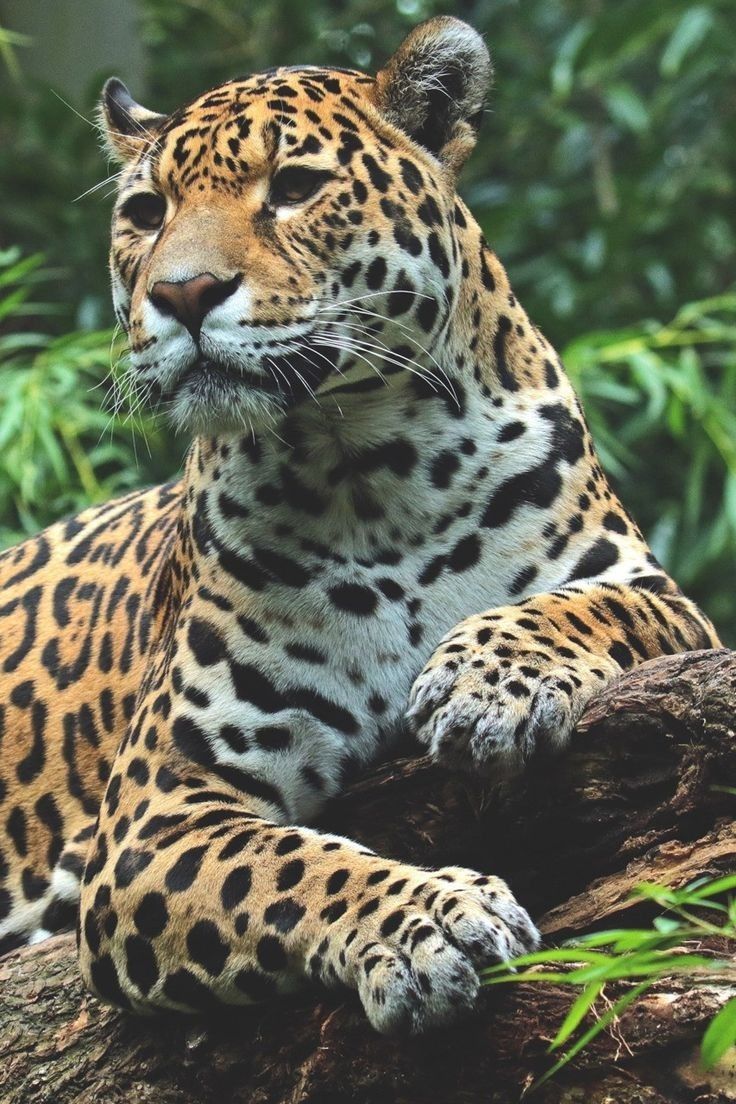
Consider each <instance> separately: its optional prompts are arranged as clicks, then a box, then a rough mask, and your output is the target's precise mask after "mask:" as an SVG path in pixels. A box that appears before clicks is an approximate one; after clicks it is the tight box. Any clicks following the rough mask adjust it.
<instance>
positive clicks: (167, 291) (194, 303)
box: [148, 272, 242, 340]
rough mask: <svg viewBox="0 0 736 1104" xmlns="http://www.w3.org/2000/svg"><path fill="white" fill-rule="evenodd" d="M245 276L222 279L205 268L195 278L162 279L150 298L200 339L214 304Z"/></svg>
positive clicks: (218, 302) (156, 284)
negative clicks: (207, 316)
mask: <svg viewBox="0 0 736 1104" xmlns="http://www.w3.org/2000/svg"><path fill="white" fill-rule="evenodd" d="M241 279H242V277H241V276H240V275H239V274H238V275H236V276H233V277H232V279H230V280H220V279H218V277H217V276H213V275H212V273H211V272H201V273H200V274H199V276H193V277H192V278H191V280H181V281H168V280H159V281H158V283H155V284H154V285H153V287H152V288H151V290H150V292H149V294H148V298H149V299H150V300H151V302H152V303H153V305H154V307H156V309H157V310H159V311H161V314H167V315H170V316H172V317H173V318H176V319H178V321H179V322H181V324H182V326H186V328H187V329H188V330H189V332H190V334H191V335H192V337H193V338H194V339H195V340H196V339H197V338H198V337H199V331H200V329H201V328H202V323H203V321H204V319H205V316H206V315H207V314H208V313H209V312H210V311H211V310H212V308H213V307H216V306H219V304H220V303H224V302H225V300H226V299H229V297H230V296H231V295H232V294H233V292H234V291H235V289H236V288H237V287H238V286H239V284H240V281H241Z"/></svg>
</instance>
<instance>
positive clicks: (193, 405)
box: [164, 359, 289, 436]
mask: <svg viewBox="0 0 736 1104" xmlns="http://www.w3.org/2000/svg"><path fill="white" fill-rule="evenodd" d="M164 405H165V409H166V414H167V416H168V418H169V420H170V421H171V423H172V424H173V426H174V428H175V429H176V430H178V431H179V432H185V433H189V434H191V435H192V436H198V435H199V434H206V435H208V436H210V435H216V434H224V433H239V432H242V431H243V430H244V429H245V430H248V431H250V430H251V429H253V428H255V427H256V426H258V425H259V424H261V423H264V422H265V423H269V424H271V425H273V422H274V418H275V417H276V416H278V415H279V414H280V413H282V412H283V410H284V409H285V407H286V406H287V405H289V402H288V401H287V397H286V396H285V395H284V394H283V392H281V391H279V388H278V386H277V383H276V381H275V379H274V377H273V376H272V375H270V374H266V373H261V374H256V373H255V372H252V371H249V370H248V369H247V367H246V366H245V365H243V366H232V365H226V364H222V363H218V362H216V361H213V360H206V359H200V360H198V361H197V362H196V363H195V364H193V365H192V366H191V367H190V368H188V369H187V370H186V371H185V372H184V373H183V374H182V375H181V376H180V377H179V379H178V380H177V382H176V385H175V387H174V388H172V390H171V391H170V392H169V394H168V396H167V397H166V400H165V403H164Z"/></svg>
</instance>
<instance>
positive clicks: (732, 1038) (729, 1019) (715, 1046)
mask: <svg viewBox="0 0 736 1104" xmlns="http://www.w3.org/2000/svg"><path fill="white" fill-rule="evenodd" d="M734 1045H736V997H734V998H733V999H732V1000H730V1001H729V1002H728V1004H725V1005H724V1006H723V1008H722V1009H721V1010H720V1012H719V1013H718V1015H717V1016H716V1017H715V1018H714V1019H713V1020H711V1022H710V1023H709V1025H708V1027H707V1029H706V1032H705V1034H704V1035H703V1041H702V1043H701V1044H700V1053H701V1056H702V1059H703V1065H704V1066H705V1067H706V1068H708V1067H709V1066H713V1065H715V1063H716V1062H717V1061H718V1060H719V1058H722V1057H723V1055H724V1054H725V1053H726V1051H727V1050H728V1049H729V1047H732V1046H734Z"/></svg>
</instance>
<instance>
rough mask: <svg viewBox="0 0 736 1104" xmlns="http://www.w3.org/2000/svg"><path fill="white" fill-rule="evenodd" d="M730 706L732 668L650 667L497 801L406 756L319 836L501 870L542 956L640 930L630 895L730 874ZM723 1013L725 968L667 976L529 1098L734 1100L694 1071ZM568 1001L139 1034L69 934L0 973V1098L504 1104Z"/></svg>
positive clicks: (705, 658)
mask: <svg viewBox="0 0 736 1104" xmlns="http://www.w3.org/2000/svg"><path fill="white" fill-rule="evenodd" d="M735 705H736V653H733V652H728V651H726V650H719V651H713V652H699V653H692V654H689V655H683V656H672V657H668V658H666V659H661V660H656V661H653V662H651V663H647V664H645V665H644V666H642V667H640V668H638V669H637V670H635V671H633V672H631V673H629V674H627V675H626V676H625V677H624V678H622V679H621V680H620V681H619V682H618V683H616V684H615V685H612V686H610V687H608V688H607V689H606V690H605V691H604V693H602V694H601V695H600V697H599V698H598V699H596V701H595V702H594V703H593V704H592V705H591V707H590V709H589V710H588V712H587V714H586V716H585V717H584V718H583V721H582V722H581V724H580V725H579V728H578V732H577V735H576V738H575V740H574V743H573V747H572V749H571V750H570V751H569V752H568V753H566V754H565V756H564V757H562V758H560V759H559V760H556V761H555V762H554V763H546V764H539V765H538V766H537V767H535V768H534V769H533V770H532V771H531V772H530V773H529V774H528V775H527V776H526V777H525V778H524V780H523V781H522V782H519V783H516V784H514V785H513V786H509V787H507V788H505V789H504V790H503V791H499V790H493V789H491V788H490V787H489V786H488V785H487V784H484V783H483V782H482V781H480V780H475V779H468V778H464V777H460V776H452V775H449V774H447V773H445V772H443V771H441V770H439V769H437V768H435V767H433V766H432V765H431V764H429V763H428V762H426V761H425V760H422V759H406V760H401V761H398V762H394V763H391V764H390V765H387V766H385V767H384V768H382V769H380V770H379V771H377V772H376V773H374V774H373V775H372V776H371V777H370V778H367V779H365V780H363V781H361V782H360V783H359V784H358V785H356V786H354V787H353V788H352V790H351V791H350V792H349V793H348V794H347V795H346V796H345V797H344V798H342V799H341V800H340V801H339V802H337V803H336V804H335V805H334V806H333V808H332V809H331V811H330V816H329V825H328V826H329V827H330V828H332V829H337V830H339V831H341V832H344V833H349V834H350V835H352V836H354V837H356V838H358V839H360V840H362V841H363V842H365V843H367V844H369V845H370V846H371V847H374V848H376V849H377V850H380V851H383V852H385V853H387V854H390V855H393V856H395V857H397V858H404V859H407V860H411V861H414V862H418V863H421V864H424V865H441V864H444V863H456V862H459V863H463V864H464V865H467V866H474V867H476V868H477V869H481V870H489V871H494V872H496V873H501V874H503V875H504V876H505V877H507V878H508V879H509V881H510V882H511V883H512V885H513V887H514V889H515V891H516V892H517V894H518V896H519V897H520V899H521V900H522V901H524V903H525V904H527V905H528V906H529V907H530V909H531V910H532V912H533V913H534V914H535V916H536V917H537V918H538V922H539V924H540V927H541V928H542V931H543V932H544V933H545V935H546V937H547V938H548V939H549V940H551V941H556V940H559V939H561V938H564V937H566V936H569V935H570V934H572V933H580V932H583V931H588V930H590V929H591V928H596V927H599V928H600V927H612V926H618V925H622V924H626V923H629V922H639V921H641V920H642V919H643V918H644V908H645V906H642V905H641V904H635V903H632V901H631V899H630V897H629V894H630V891H631V889H632V888H633V887H634V886H635V885H636V884H637V883H638V882H640V881H643V880H645V879H646V880H656V881H661V882H665V883H668V884H671V885H681V884H683V883H685V882H687V881H689V880H691V879H692V878H694V877H697V876H698V875H701V874H718V873H723V872H726V871H733V870H735V869H736V827H735V826H734V820H733V810H734V801H735V799H734V797H733V796H732V795H730V794H728V793H725V792H723V790H722V789H718V788H717V787H724V786H728V785H731V786H734V785H736V739H735V738H734V723H735V722H734V706H735ZM720 950H721V951H722V950H723V948H720ZM734 995H736V970H735V971H730V970H725V971H724V972H723V974H722V975H720V976H719V977H718V978H712V979H709V983H707V984H706V983H705V982H704V981H703V979H702V977H699V978H698V977H693V978H687V977H683V976H681V975H680V976H679V977H678V978H676V979H667V980H664V981H663V982H661V983H660V984H659V985H658V986H657V987H656V988H655V989H653V990H651V991H650V992H648V993H647V994H645V995H644V996H643V997H641V998H640V999H639V1001H638V1002H636V1003H635V1004H633V1005H632V1006H631V1007H630V1008H629V1009H628V1010H627V1011H626V1012H625V1013H624V1015H623V1016H622V1017H621V1019H620V1020H619V1021H618V1022H617V1023H616V1024H615V1026H614V1028H613V1029H612V1030H610V1031H607V1032H605V1033H603V1034H602V1035H601V1036H599V1037H598V1039H597V1040H596V1042H595V1043H594V1045H593V1046H592V1047H591V1048H589V1049H588V1050H586V1051H585V1052H584V1054H583V1056H582V1057H581V1059H580V1060H578V1061H577V1062H576V1063H575V1064H573V1065H571V1066H569V1067H567V1068H566V1069H565V1070H564V1071H563V1072H562V1073H561V1074H560V1075H559V1076H558V1077H557V1078H556V1079H555V1081H554V1082H553V1083H551V1084H547V1085H546V1086H544V1088H543V1089H541V1090H540V1091H539V1092H538V1093H537V1094H535V1097H534V1099H536V1100H539V1101H540V1104H696V1102H697V1104H721V1102H725V1101H736V1061H735V1062H729V1061H728V1060H726V1061H724V1062H723V1063H721V1065H720V1066H719V1067H718V1068H717V1070H716V1071H711V1072H709V1073H707V1074H706V1073H704V1072H703V1071H702V1070H701V1069H700V1068H699V1066H698V1062H697V1045H698V1041H699V1038H700V1036H701V1034H702V1031H703V1028H704V1026H705V1024H706V1023H707V1021H708V1020H709V1019H710V1018H711V1017H712V1015H713V1014H714V1012H716V1011H717V1010H718V1008H720V1007H721V1006H722V1005H723V1004H724V1003H725V1001H727V1000H728V999H730V998H731V997H732V996H734ZM615 996H616V991H612V992H611V997H613V998H615ZM569 1002H570V993H569V991H564V990H562V989H561V988H559V987H554V986H550V985H541V984H537V985H534V986H530V985H518V986H516V985H514V986H510V987H503V991H502V992H501V991H499V990H493V992H492V993H491V994H490V995H488V996H487V997H486V998H485V999H484V1006H483V1007H482V1008H481V1009H480V1011H479V1013H478V1015H477V1016H476V1017H475V1018H474V1019H473V1020H472V1021H470V1022H468V1023H465V1024H463V1025H461V1026H459V1027H456V1028H453V1029H452V1030H448V1031H444V1032H442V1033H440V1034H437V1035H434V1036H433V1037H432V1038H430V1039H413V1040H400V1041H396V1040H388V1039H384V1038H381V1037H380V1036H378V1035H376V1034H374V1033H373V1032H372V1031H371V1030H370V1028H369V1027H368V1026H367V1024H366V1023H365V1021H364V1019H363V1017H362V1014H361V1012H360V1010H359V1008H358V1006H357V1003H356V1002H355V1001H354V1000H353V999H352V998H351V997H346V996H341V995H334V994H332V995H324V994H316V995H315V994H314V993H310V994H306V995H305V996H304V997H302V998H300V999H299V1001H294V1002H290V1003H282V1004H278V1005H274V1006H271V1007H268V1008H265V1009H264V1008H262V1009H256V1010H248V1011H245V1012H233V1011H232V1010H230V1011H228V1012H227V1013H226V1014H224V1015H223V1017H222V1019H221V1020H212V1019H211V1018H210V1019H208V1020H199V1019H197V1020H195V1019H185V1018H183V1017H181V1018H174V1017H172V1018H159V1019H151V1020H141V1019H135V1018H132V1017H129V1016H126V1015H124V1014H122V1013H118V1012H115V1011H113V1010H111V1009H109V1008H105V1007H104V1006H102V1005H101V1004H99V1003H98V1002H97V1001H96V1000H94V998H92V997H91V996H88V995H87V994H85V992H84V991H83V988H82V986H81V984H80V982H79V979H78V977H77V972H76V967H75V960H74V944H73V938H72V937H71V936H59V937H57V938H55V939H52V940H49V941H47V942H46V943H44V944H41V945H39V946H36V947H30V948H26V949H24V950H22V951H19V952H15V953H13V954H11V955H8V956H6V958H4V959H2V960H0V1100H2V1101H7V1102H9V1104H21V1102H22V1104H41V1102H44V1104H52V1102H53V1104H66V1102H72V1101H74V1102H75V1104H88V1102H89V1104H92V1102H95V1104H99V1102H104V1104H107V1102H113V1101H118V1100H120V1101H123V1100H124V1101H126V1102H139V1101H140V1102H147V1101H156V1104H185V1102H186V1104H189V1102H194V1101H196V1102H197V1104H207V1102H209V1101H213V1102H217V1104H223V1102H224V1101H228V1102H229V1101H233V1102H237V1104H240V1102H242V1104H246V1102H247V1104H342V1102H347V1101H351V1102H356V1104H440V1102H441V1104H481V1102H482V1104H515V1102H516V1101H518V1100H519V1099H520V1097H521V1095H522V1093H523V1091H524V1089H525V1087H527V1086H528V1085H529V1084H530V1083H531V1082H532V1081H533V1080H534V1079H535V1078H536V1077H537V1076H538V1075H539V1074H540V1073H541V1072H543V1071H544V1070H545V1069H546V1068H547V1065H548V1064H549V1058H548V1057H547V1056H546V1054H545V1049H546V1046H547V1044H548V1042H549V1040H550V1039H551V1037H552V1036H553V1035H554V1032H555V1029H556V1027H557V1026H558V1025H559V1023H560V1021H561V1019H562V1017H563V1016H564V1014H565V1012H566V1010H567V1008H568V1006H569Z"/></svg>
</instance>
